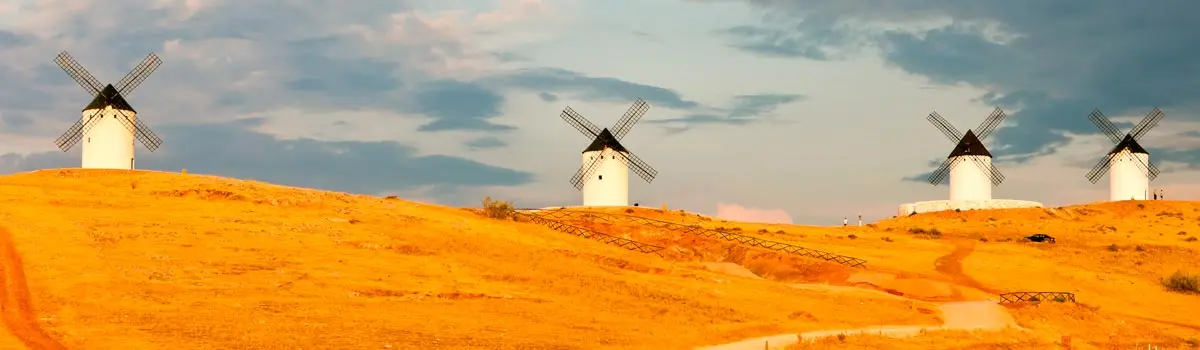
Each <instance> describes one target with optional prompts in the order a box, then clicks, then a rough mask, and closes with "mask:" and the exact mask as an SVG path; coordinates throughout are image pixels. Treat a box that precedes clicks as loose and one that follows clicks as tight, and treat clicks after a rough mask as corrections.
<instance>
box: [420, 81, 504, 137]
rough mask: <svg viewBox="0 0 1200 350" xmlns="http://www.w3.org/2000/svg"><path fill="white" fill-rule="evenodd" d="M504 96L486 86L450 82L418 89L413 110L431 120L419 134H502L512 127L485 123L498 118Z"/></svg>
mask: <svg viewBox="0 0 1200 350" xmlns="http://www.w3.org/2000/svg"><path fill="white" fill-rule="evenodd" d="M503 106H504V96H501V95H500V94H499V93H496V92H495V91H492V90H490V89H488V88H486V87H483V86H480V85H477V84H472V83H464V82H460V81H453V80H441V81H434V82H429V83H426V84H424V85H423V86H421V87H420V88H418V90H417V92H416V105H415V106H413V108H412V111H413V112H415V113H421V114H424V115H427V116H430V117H433V118H434V121H433V122H430V123H429V124H425V125H422V126H421V127H420V128H418V130H420V131H446V130H476V131H503V130H511V129H514V128H513V127H512V126H508V125H499V124H493V123H491V122H488V121H487V120H488V119H492V118H495V117H497V116H499V115H500V109H501V108H502V107H503Z"/></svg>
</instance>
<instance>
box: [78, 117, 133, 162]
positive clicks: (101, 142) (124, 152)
mask: <svg viewBox="0 0 1200 350" xmlns="http://www.w3.org/2000/svg"><path fill="white" fill-rule="evenodd" d="M123 112H124V115H127V116H129V118H130V122H135V121H136V120H137V119H134V118H137V115H136V114H135V113H134V112H133V111H123ZM94 113H96V110H95V109H90V110H85V111H83V113H82V120H83V122H84V123H85V124H86V123H87V119H88V117H91V116H92V115H93V114H94ZM97 118H100V120H96V121H95V124H94V125H92V127H91V129H88V130H87V132H86V133H85V134H84V135H83V139H82V140H79V143H80V144H81V146H82V147H81V148H82V149H83V150H82V152H83V157H82V158H83V164H82V166H81V167H83V168H90V169H133V168H134V163H133V140H134V138H133V132H131V131H129V129H128V128H127V127H126V126H125V125H124V124H123V123H122V122H121V120H120V119H118V118H121V114H120V113H118V112H117V110H115V109H113V108H112V107H111V106H110V107H105V108H104V110H103V111H101V112H100V115H98V116H97Z"/></svg>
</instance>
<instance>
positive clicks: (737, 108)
mask: <svg viewBox="0 0 1200 350" xmlns="http://www.w3.org/2000/svg"><path fill="white" fill-rule="evenodd" d="M803 99H804V96H801V95H793V94H759V95H740V96H734V97H733V100H732V101H731V102H730V104H729V106H728V107H726V108H719V109H713V111H711V112H706V113H696V114H688V115H684V116H682V117H679V118H666V119H653V120H647V121H645V122H646V123H649V124H674V125H675V126H672V127H671V128H670V129H671V130H672V133H673V134H677V133H680V132H684V131H687V130H690V129H691V127H692V126H696V125H702V124H725V125H747V124H752V123H757V122H761V121H764V120H765V118H767V117H768V116H769V114H770V113H771V112H773V111H775V109H776V108H778V107H779V106H781V105H785V104H789V103H793V102H797V101H801V100H803Z"/></svg>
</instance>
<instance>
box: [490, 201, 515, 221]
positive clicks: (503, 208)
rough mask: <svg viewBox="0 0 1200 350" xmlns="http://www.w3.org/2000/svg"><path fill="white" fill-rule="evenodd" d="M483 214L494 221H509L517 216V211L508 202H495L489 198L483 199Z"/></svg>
mask: <svg viewBox="0 0 1200 350" xmlns="http://www.w3.org/2000/svg"><path fill="white" fill-rule="evenodd" d="M483 214H484V215H487V217H489V218H493V219H509V218H512V217H513V215H514V214H516V209H515V208H513V205H512V203H509V202H508V201H502V200H495V199H492V197H491V196H488V197H485V198H484V199H483Z"/></svg>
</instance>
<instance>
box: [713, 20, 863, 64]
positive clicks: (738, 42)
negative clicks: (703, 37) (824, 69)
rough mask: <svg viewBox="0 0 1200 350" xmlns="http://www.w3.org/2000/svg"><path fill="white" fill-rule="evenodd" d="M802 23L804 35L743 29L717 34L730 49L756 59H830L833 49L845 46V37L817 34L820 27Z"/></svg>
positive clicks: (766, 29) (792, 32) (753, 27)
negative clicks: (751, 55) (841, 44)
mask: <svg viewBox="0 0 1200 350" xmlns="http://www.w3.org/2000/svg"><path fill="white" fill-rule="evenodd" d="M800 23H801V25H799V26H797V28H804V29H805V30H804V31H795V30H782V29H775V28H769V27H760V26H750V25H743V26H735V27H730V28H725V29H722V30H718V31H717V34H718V35H721V36H724V37H726V38H727V39H729V40H730V43H729V46H731V47H734V48H738V49H741V50H745V51H747V52H750V53H754V54H757V55H762V56H767V57H784V58H806V59H812V60H827V59H829V58H830V52H831V51H832V47H833V46H834V45H836V44H838V43H841V42H842V41H841V38H842V35H840V34H839V33H838V32H835V31H833V30H829V29H825V30H817V28H819V26H818V25H815V24H816V23H813V22H812V20H810V19H806V20H804V21H801V22H800ZM822 23H825V22H822ZM825 24H826V25H828V23H825Z"/></svg>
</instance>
